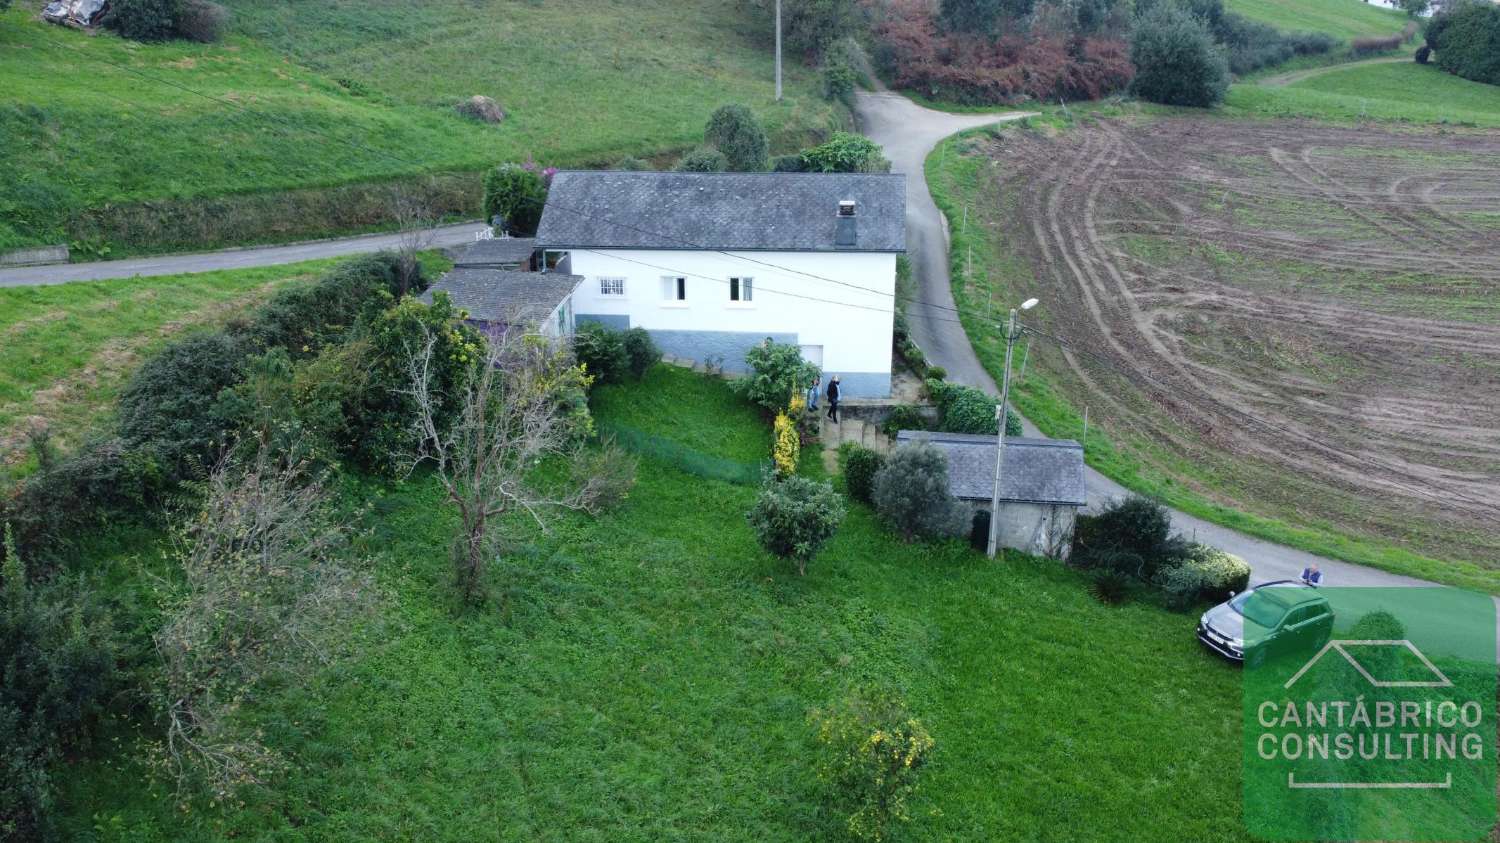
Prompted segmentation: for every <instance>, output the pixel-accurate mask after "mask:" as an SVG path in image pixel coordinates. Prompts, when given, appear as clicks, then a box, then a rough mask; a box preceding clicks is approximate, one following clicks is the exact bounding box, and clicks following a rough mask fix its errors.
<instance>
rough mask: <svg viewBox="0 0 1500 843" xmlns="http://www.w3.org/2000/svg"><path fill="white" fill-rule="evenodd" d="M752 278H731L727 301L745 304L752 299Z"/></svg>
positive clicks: (753, 291)
mask: <svg viewBox="0 0 1500 843" xmlns="http://www.w3.org/2000/svg"><path fill="white" fill-rule="evenodd" d="M754 293H755V279H754V278H731V279H729V300H730V301H740V302H746V301H750V300H751V299H752V298H754Z"/></svg>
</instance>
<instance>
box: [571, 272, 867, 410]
mask: <svg viewBox="0 0 1500 843" xmlns="http://www.w3.org/2000/svg"><path fill="white" fill-rule="evenodd" d="M567 265H568V269H569V271H571V272H572V273H574V274H576V275H581V276H583V277H584V281H583V283H582V284H580V285H579V288H578V290H577V291H575V292H574V294H573V313H574V314H575V318H576V319H577V321H578V322H579V323H583V322H587V321H599V322H603V323H605V324H607V325H610V326H611V327H618V328H623V327H640V328H645V329H646V330H648V331H650V332H651V334H652V337H653V339H655V341H656V342H657V344H658V345H660V346H661V347H662V350H663V351H665V352H666V353H668V354H671V355H674V356H677V357H684V358H689V359H693V360H697V361H709V360H721V361H722V363H723V365H724V367H725V369H726V371H731V372H735V371H744V369H745V361H744V354H745V352H746V351H747V350H748V349H749V348H750V347H751V346H753V345H755V344H756V343H758V342H761V341H763V340H764V339H765V338H766V337H768V336H769V337H771V338H773V339H775V340H776V341H777V342H793V343H796V344H798V345H801V346H821V347H822V356H823V362H822V366H823V371H824V373H825V382H826V376H828V375H835V374H836V375H838V376H839V379H840V384H841V385H842V387H843V391H844V394H845V395H846V396H848V397H885V396H888V395H889V394H890V388H891V331H892V319H893V313H892V308H893V306H894V302H895V287H896V256H895V255H894V254H890V253H874V252H742V253H730V254H721V253H718V252H697V251H686V250H684V251H602V250H601V251H596V250H589V251H573V252H571V253H570V254H569V260H568V263H567ZM783 267H784V268H783ZM799 273H806V274H805V275H804V274H799ZM677 276H681V277H686V279H687V282H686V283H687V298H686V300H685V301H681V302H677V301H671V300H668V299H666V298H664V296H663V291H662V279H663V278H667V277H677ZM746 277H748V278H751V279H753V283H752V287H753V294H752V300H751V301H749V302H734V301H731V300H730V298H729V290H730V285H729V279H730V278H746ZM604 278H623V279H625V292H624V295H603V294H601V292H600V280H601V279H604ZM825 279H826V280H825Z"/></svg>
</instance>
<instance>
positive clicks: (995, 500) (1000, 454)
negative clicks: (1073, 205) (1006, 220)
mask: <svg viewBox="0 0 1500 843" xmlns="http://www.w3.org/2000/svg"><path fill="white" fill-rule="evenodd" d="M1033 307H1036V299H1027V300H1026V301H1025V303H1023V304H1022V305H1021V310H1030V309H1032V308H1033ZM1016 337H1017V333H1016V309H1015V308H1014V307H1013V308H1011V309H1010V321H1009V322H1008V323H1006V326H1005V377H1004V378H1003V379H1002V380H1001V386H1000V406H998V407H996V408H995V427H996V429H997V433H996V436H997V437H998V438H997V439H996V442H995V492H994V494H993V496H991V498H990V539H989V542H988V544H987V545H986V546H985V553H986V554H987V555H988V556H989V557H990V558H991V559H994V558H995V554H996V553H998V552H999V550H1000V475H1001V471H1002V470H1003V469H1004V467H1005V409H1006V407H1008V406H1010V361H1011V356H1012V355H1013V354H1015V351H1016Z"/></svg>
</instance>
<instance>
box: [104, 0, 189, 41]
mask: <svg viewBox="0 0 1500 843" xmlns="http://www.w3.org/2000/svg"><path fill="white" fill-rule="evenodd" d="M181 8H182V6H181V3H180V2H179V0H113V2H111V3H110V4H109V11H108V12H105V13H104V20H103V23H104V25H105V26H106V27H108V28H110V29H113V30H114V31H116V32H118V33H120V35H122V36H124V37H125V38H129V39H130V40H132V41H165V40H167V39H168V38H171V37H172V34H173V33H174V32H176V31H177V15H178V13H179V11H180V10H181Z"/></svg>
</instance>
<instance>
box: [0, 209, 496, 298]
mask: <svg viewBox="0 0 1500 843" xmlns="http://www.w3.org/2000/svg"><path fill="white" fill-rule="evenodd" d="M483 227H484V226H483V225H482V224H480V223H477V222H468V223H460V224H458V225H445V226H442V227H440V228H434V229H432V230H431V231H429V232H428V233H427V245H428V247H429V248H442V247H444V246H457V245H461V244H463V243H471V242H473V240H474V233H475V232H477V231H479V230H480V229H481V228H483ZM401 237H402V235H401V234H399V233H390V234H367V235H363V236H360V237H343V238H339V239H336V240H314V241H309V242H306V243H292V244H288V245H285V246H255V247H251V248H246V249H225V250H223V251H218V252H200V253H197V254H190V255H161V256H159V257H150V258H130V259H128V260H119V261H99V262H97V263H63V264H54V265H50V266H26V267H17V268H14V269H0V287H39V286H43V285H48V284H67V283H69V282H72V281H104V280H108V279H111V278H135V277H146V276H151V275H181V274H183V273H189V272H212V271H214V270H219V269H246V268H248V267H254V266H275V265H278V264H285V263H299V262H301V261H310V260H317V259H319V258H337V257H343V256H345V255H358V254H363V253H365V252H378V251H380V250H382V249H394V248H396V247H398V246H400V245H401Z"/></svg>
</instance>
